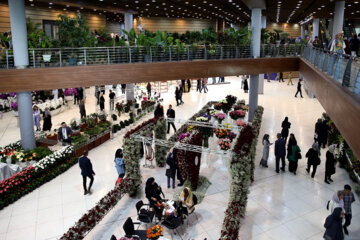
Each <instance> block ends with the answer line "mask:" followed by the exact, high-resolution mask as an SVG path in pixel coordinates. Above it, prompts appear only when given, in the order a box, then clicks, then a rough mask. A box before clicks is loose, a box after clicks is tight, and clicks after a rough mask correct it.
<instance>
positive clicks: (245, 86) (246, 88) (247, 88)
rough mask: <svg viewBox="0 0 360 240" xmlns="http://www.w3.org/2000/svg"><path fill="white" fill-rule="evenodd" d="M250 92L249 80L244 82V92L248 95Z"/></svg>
mask: <svg viewBox="0 0 360 240" xmlns="http://www.w3.org/2000/svg"><path fill="white" fill-rule="evenodd" d="M248 91H249V84H248V80H247V78H245V80H244V92H245V93H247V92H248Z"/></svg>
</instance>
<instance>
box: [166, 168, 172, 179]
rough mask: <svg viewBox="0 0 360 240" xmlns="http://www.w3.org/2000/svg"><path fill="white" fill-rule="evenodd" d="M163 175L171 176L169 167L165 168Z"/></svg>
mask: <svg viewBox="0 0 360 240" xmlns="http://www.w3.org/2000/svg"><path fill="white" fill-rule="evenodd" d="M165 176H167V177H171V169H166V172H165Z"/></svg>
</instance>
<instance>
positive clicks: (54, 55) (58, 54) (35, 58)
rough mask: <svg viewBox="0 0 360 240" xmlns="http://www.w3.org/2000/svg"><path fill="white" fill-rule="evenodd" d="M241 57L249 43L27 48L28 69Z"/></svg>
mask: <svg viewBox="0 0 360 240" xmlns="http://www.w3.org/2000/svg"><path fill="white" fill-rule="evenodd" d="M301 50H302V47H301V45H296V44H285V45H275V44H274V45H273V44H266V45H262V46H261V50H260V53H261V57H293V56H298V55H300V53H301ZM240 58H251V48H250V45H206V46H205V45H197V46H193V45H188V46H181V47H179V46H171V47H170V46H159V47H137V46H136V47H96V48H95V47H94V48H48V49H45V48H40V49H29V67H30V68H42V67H65V66H79V65H100V64H121V63H143V62H171V61H196V60H211V59H217V60H222V59H240ZM11 68H14V55H13V51H12V50H9V49H1V50H0V69H11Z"/></svg>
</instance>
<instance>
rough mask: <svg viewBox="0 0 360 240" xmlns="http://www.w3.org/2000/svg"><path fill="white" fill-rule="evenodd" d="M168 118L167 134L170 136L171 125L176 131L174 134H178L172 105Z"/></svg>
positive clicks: (167, 113) (168, 111) (167, 114)
mask: <svg viewBox="0 0 360 240" xmlns="http://www.w3.org/2000/svg"><path fill="white" fill-rule="evenodd" d="M166 116H167V117H168V120H167V121H168V130H167V133H168V134H169V132H170V125H171V126H172V127H173V129H174V132H176V127H175V124H174V120H175V110H174V109H172V105H171V104H170V105H169V109H168V110H167V112H166Z"/></svg>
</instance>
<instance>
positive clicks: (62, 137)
mask: <svg viewBox="0 0 360 240" xmlns="http://www.w3.org/2000/svg"><path fill="white" fill-rule="evenodd" d="M71 136H72V131H71V128H69V127H68V126H66V123H65V122H62V123H61V128H59V131H58V139H59V141H60V142H62V145H63V146H65V145H70V144H71Z"/></svg>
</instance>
